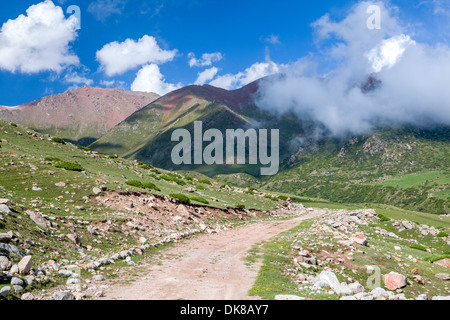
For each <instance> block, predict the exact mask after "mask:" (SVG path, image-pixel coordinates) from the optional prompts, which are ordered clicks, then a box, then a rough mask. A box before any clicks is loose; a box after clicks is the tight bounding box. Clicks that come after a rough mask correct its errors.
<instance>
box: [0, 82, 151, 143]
mask: <svg viewBox="0 0 450 320" xmlns="http://www.w3.org/2000/svg"><path fill="white" fill-rule="evenodd" d="M158 97H159V96H158V95H157V94H154V93H145V92H132V91H125V90H120V89H100V88H92V87H88V86H83V87H81V88H78V89H76V90H74V91H66V92H64V93H61V94H56V95H51V96H48V97H44V98H41V99H38V100H36V101H32V102H29V103H26V104H23V105H20V106H17V107H0V119H2V120H6V121H9V122H13V123H17V124H21V125H24V126H27V127H29V128H33V129H36V130H38V131H40V132H43V133H47V134H50V135H53V136H59V137H61V138H63V139H67V140H70V141H75V142H77V143H79V144H83V145H87V144H89V143H90V142H92V141H94V140H96V139H98V138H99V137H101V136H102V135H104V134H105V133H106V132H108V130H110V129H111V128H113V127H114V126H116V125H117V124H118V123H120V122H121V121H123V120H124V119H126V118H127V117H128V116H130V115H131V114H133V113H134V112H136V111H138V110H139V109H141V108H142V107H144V106H146V105H148V104H150V103H151V102H153V101H154V100H155V99H157V98H158Z"/></svg>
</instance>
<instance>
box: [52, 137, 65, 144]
mask: <svg viewBox="0 0 450 320" xmlns="http://www.w3.org/2000/svg"><path fill="white" fill-rule="evenodd" d="M52 141H53V142H56V143H60V144H66V142H65V141H64V140H63V139H61V138H57V137H55V138H52Z"/></svg>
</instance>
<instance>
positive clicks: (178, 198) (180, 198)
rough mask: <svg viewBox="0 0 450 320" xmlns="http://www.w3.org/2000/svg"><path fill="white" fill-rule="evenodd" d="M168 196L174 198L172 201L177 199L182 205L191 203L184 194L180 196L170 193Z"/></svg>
mask: <svg viewBox="0 0 450 320" xmlns="http://www.w3.org/2000/svg"><path fill="white" fill-rule="evenodd" d="M169 196H170V197H172V198H174V199H177V200H178V201H180V202H181V203H182V204H190V203H191V199H189V197H187V196H185V195H184V194H181V193H171V194H169Z"/></svg>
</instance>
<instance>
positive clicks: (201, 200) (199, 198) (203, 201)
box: [191, 197, 209, 204]
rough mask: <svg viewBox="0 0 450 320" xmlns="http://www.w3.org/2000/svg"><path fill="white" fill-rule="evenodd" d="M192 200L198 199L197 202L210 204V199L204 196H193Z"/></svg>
mask: <svg viewBox="0 0 450 320" xmlns="http://www.w3.org/2000/svg"><path fill="white" fill-rule="evenodd" d="M191 200H192V201H196V202H200V203H203V204H209V202H208V200H206V199H205V198H202V197H191Z"/></svg>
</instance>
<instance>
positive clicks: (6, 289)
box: [0, 286, 11, 297]
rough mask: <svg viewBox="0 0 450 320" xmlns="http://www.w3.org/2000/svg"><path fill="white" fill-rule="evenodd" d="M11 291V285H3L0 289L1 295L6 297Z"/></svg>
mask: <svg viewBox="0 0 450 320" xmlns="http://www.w3.org/2000/svg"><path fill="white" fill-rule="evenodd" d="M10 293H11V287H8V286H6V287H3V288H1V289H0V297H6V296H8V295H9V294H10Z"/></svg>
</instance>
